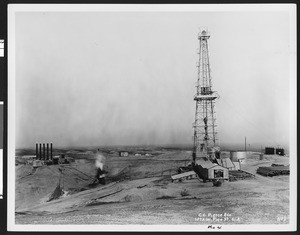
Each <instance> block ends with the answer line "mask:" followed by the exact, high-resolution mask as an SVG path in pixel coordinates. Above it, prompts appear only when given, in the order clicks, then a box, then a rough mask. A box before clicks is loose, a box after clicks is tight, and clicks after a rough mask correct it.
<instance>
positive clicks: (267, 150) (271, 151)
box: [265, 147, 284, 156]
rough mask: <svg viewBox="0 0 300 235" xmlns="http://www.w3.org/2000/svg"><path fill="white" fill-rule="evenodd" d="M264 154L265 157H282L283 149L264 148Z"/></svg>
mask: <svg viewBox="0 0 300 235" xmlns="http://www.w3.org/2000/svg"><path fill="white" fill-rule="evenodd" d="M265 154H267V155H273V154H277V155H280V156H284V149H283V148H274V147H266V148H265Z"/></svg>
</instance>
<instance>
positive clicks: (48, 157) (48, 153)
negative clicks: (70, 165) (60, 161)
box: [47, 143, 49, 160]
mask: <svg viewBox="0 0 300 235" xmlns="http://www.w3.org/2000/svg"><path fill="white" fill-rule="evenodd" d="M47 160H49V143H47Z"/></svg>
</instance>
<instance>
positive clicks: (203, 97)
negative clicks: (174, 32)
mask: <svg viewBox="0 0 300 235" xmlns="http://www.w3.org/2000/svg"><path fill="white" fill-rule="evenodd" d="M209 38H210V35H209V33H208V32H207V30H202V31H201V32H200V33H199V34H198V40H199V44H200V49H199V52H198V54H199V61H198V63H197V67H198V79H197V85H196V88H197V89H196V95H195V96H194V100H195V101H196V113H195V122H194V124H193V128H194V138H193V140H194V147H193V162H195V160H196V158H198V157H203V155H204V156H206V157H207V156H208V155H209V154H211V156H212V155H213V153H214V151H215V147H216V140H217V137H216V134H217V132H216V118H215V112H214V108H215V100H216V99H217V98H219V96H218V94H217V92H216V91H213V90H212V82H211V70H210V64H209V54H208V43H207V41H208V39H209Z"/></svg>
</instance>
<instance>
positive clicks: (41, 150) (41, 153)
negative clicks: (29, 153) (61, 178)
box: [35, 143, 53, 160]
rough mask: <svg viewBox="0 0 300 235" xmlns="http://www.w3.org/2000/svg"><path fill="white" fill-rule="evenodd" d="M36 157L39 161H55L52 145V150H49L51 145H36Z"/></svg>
mask: <svg viewBox="0 0 300 235" xmlns="http://www.w3.org/2000/svg"><path fill="white" fill-rule="evenodd" d="M49 150H50V153H49ZM35 155H36V159H37V160H52V159H53V154H52V143H50V148H49V143H47V144H45V143H43V144H41V143H40V144H35Z"/></svg>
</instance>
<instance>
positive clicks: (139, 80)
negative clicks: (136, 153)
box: [15, 11, 293, 148]
mask: <svg viewBox="0 0 300 235" xmlns="http://www.w3.org/2000/svg"><path fill="white" fill-rule="evenodd" d="M15 20H16V28H15V33H16V34H15V36H16V90H15V92H16V93H15V94H16V147H17V148H18V147H34V146H35V143H36V142H53V143H54V145H55V146H97V145H135V144H157V145H160V144H192V135H193V129H192V123H193V122H194V115H195V101H193V96H194V94H195V91H196V88H195V84H196V79H197V68H196V62H197V59H198V57H197V56H198V55H197V49H198V48H199V41H198V39H197V34H198V32H199V28H200V27H206V28H208V30H209V32H210V34H211V38H210V39H209V52H210V63H211V70H212V82H213V89H214V90H216V91H217V92H218V93H219V95H220V99H219V100H217V102H216V112H217V113H216V117H217V124H218V132H219V134H218V138H219V142H220V144H230V143H233V144H237V143H241V146H243V143H244V137H245V136H247V140H248V143H250V144H253V145H254V144H259V145H260V144H261V145H263V146H265V145H273V146H274V145H278V144H281V145H287V144H288V143H289V81H290V67H289V66H290V61H289V56H290V53H293V52H292V51H291V49H290V45H289V40H290V38H289V30H290V28H289V15H288V13H287V12H284V11H282V12H264V11H261V12H73V13H72V12H18V13H16V18H15Z"/></svg>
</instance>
